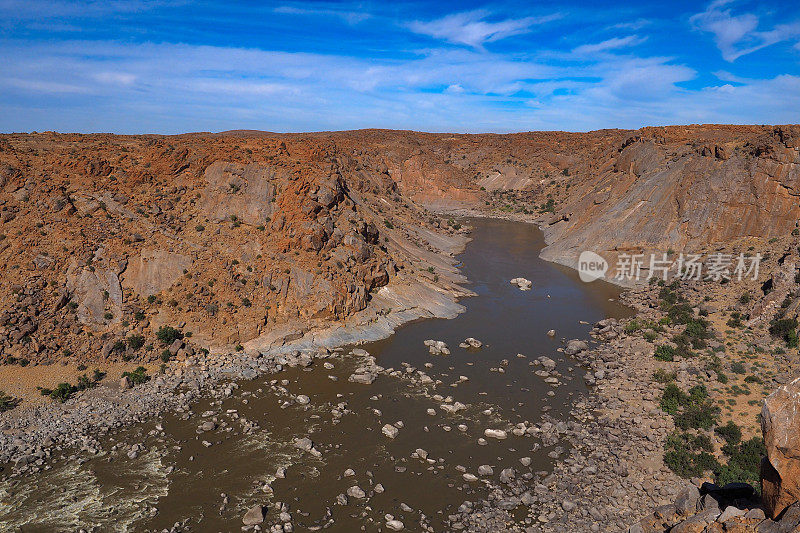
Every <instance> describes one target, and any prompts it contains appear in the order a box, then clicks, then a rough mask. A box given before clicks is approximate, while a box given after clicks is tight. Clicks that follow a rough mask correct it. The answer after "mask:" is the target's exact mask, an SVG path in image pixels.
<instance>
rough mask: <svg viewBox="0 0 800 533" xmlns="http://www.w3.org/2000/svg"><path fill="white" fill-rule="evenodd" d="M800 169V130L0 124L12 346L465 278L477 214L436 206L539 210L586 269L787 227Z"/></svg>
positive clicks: (299, 308)
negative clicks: (8, 130) (125, 128)
mask: <svg viewBox="0 0 800 533" xmlns="http://www.w3.org/2000/svg"><path fill="white" fill-rule="evenodd" d="M798 164H800V127H798V126H674V127H664V128H645V129H642V130H637V131H622V130H603V131H596V132H589V133H564V132H534V133H520V134H509V135H494V134H481V135H456V134H429V133H417V132H406V131H387V130H364V131H354V132H334V133H311V134H286V135H278V134H267V133H260V132H247V131H236V132H226V133H222V134H186V135H178V136H153V135H148V136H115V135H107V134H94V135H77V134H59V133H51V132H47V133H40V134H10V135H2V136H0V275H1V276H2V278H3V280H4V283H3V284H2V286H0V301H2V302H3V304H4V305H3V308H2V311H0V358H2V359H5V360H7V359H9V358H14V359H23V360H32V361H35V360H49V359H54V358H55V359H57V358H60V357H75V356H77V357H90V358H91V357H103V358H114V357H124V356H128V357H130V356H131V354H129V353H128V354H125V353H123V350H121V349H120V347H121V345H120V343H119V341H120V340H121V339H124V338H125V337H126V336H130V335H132V334H133V335H138V334H144V333H148V334H152V333H153V332H154V331H156V330H157V328H159V327H161V326H164V325H175V326H180V327H181V329H183V330H184V331H191V332H192V333H193V334H194V335H195V338H196V340H197V342H198V343H200V344H201V345H208V346H212V345H230V346H233V345H236V344H240V343H247V342H248V341H250V342H253V341H255V340H257V339H264V338H270V339H273V340H274V338H277V337H280V335H277V337H276V333H275V332H277V331H283V330H284V329H285V330H286V331H287V332H288V333H287V335H296V334H297V330H298V325H302V324H307V323H309V322H311V321H318V322H320V323H322V322H331V321H333V322H341V321H343V320H345V319H347V318H348V317H352V316H353V315H355V314H356V313H359V312H361V311H363V310H364V309H365V308H367V306H368V304H369V303H370V301H373V298H374V297H375V296H376V295H377V294H378V293H379V291H380V289H381V288H382V287H387V286H389V285H390V284H391V283H393V282H397V281H398V280H404V283H406V285H405V286H410V285H409V283H411V281H412V280H413V281H414V282H417V281H420V280H421V281H424V282H425V283H426V284H427V285H428V286H429V287H430V288H431V289H432V290H434V291H442V290H449V289H452V290H453V291H456V292H457V289H455V288H454V285H453V283H452V280H453V279H454V278H452V275H454V273H455V269H454V268H453V267H452V263H451V262H448V261H447V260H444V259H443V258H447V257H450V256H451V255H452V254H453V252H455V251H457V249H458V245H457V244H454V243H459V242H460V243H462V244H463V236H461V235H460V233H462V232H463V229H459V224H458V223H456V222H454V221H452V220H450V217H449V216H446V217H438V216H436V215H434V214H432V213H431V212H430V211H428V210H426V209H425V208H429V209H431V210H433V211H442V212H447V211H452V210H457V209H469V210H472V211H483V212H485V213H487V214H489V215H497V214H498V213H499V214H515V213H524V214H526V215H533V216H534V217H535V218H534V220H536V221H537V222H538V223H539V224H540V225H541V226H542V227H543V229H544V232H545V236H546V240H547V243H548V246H547V248H545V249H544V251H543V252H542V256H543V257H545V258H546V259H549V260H552V261H556V262H559V263H562V264H565V265H569V266H575V264H576V261H577V255H578V254H579V253H580V251H582V250H584V249H591V250H594V251H596V252H599V253H600V254H601V255H603V256H604V257H606V258H607V259H609V261H613V260H614V259H615V257H616V256H617V255H618V254H620V253H623V252H626V253H639V252H648V251H661V252H666V251H667V250H670V249H672V250H681V251H692V250H701V249H708V248H710V247H713V246H714V243H716V242H726V243H730V242H734V241H736V240H737V239H744V238H747V237H757V238H770V237H772V236H779V235H785V234H787V233H790V232H792V231H793V230H794V229H795V227H796V225H797V220H798V218H799V217H800V202H799V199H798V195H800V170H798V168H800V167H798ZM456 237H457V238H456ZM453 239H455V240H453ZM444 272H447V273H448V274H450V276H440V275H439V274H440V273H444ZM445 285H447V287H445ZM386 305H389V304H386ZM287 325H291V326H292V327H287ZM282 328H283V329H282ZM300 329H301V330H302V329H303V328H302V327H300ZM145 336H147V335H145ZM254 345H260V344H259V343H257V342H256V343H255V344H254ZM118 352H119V353H118ZM151 355H152V354H151Z"/></svg>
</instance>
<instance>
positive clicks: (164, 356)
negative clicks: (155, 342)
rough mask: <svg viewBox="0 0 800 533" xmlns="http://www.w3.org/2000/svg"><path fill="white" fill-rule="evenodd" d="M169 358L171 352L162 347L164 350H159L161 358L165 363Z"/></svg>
mask: <svg viewBox="0 0 800 533" xmlns="http://www.w3.org/2000/svg"><path fill="white" fill-rule="evenodd" d="M171 358H172V353H171V352H170V351H169V350H168V349H166V348H164V351H162V352H161V360H162V361H163V362H165V363H166V362H167V361H169V360H170V359H171Z"/></svg>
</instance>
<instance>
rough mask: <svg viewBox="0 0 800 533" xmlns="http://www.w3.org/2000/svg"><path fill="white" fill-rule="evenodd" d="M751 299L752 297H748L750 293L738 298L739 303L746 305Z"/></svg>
mask: <svg viewBox="0 0 800 533" xmlns="http://www.w3.org/2000/svg"><path fill="white" fill-rule="evenodd" d="M751 299H752V296H750V293H749V292H745V293H743V294H742V295H741V296H739V303H741V304H746V303H749V302H750V300H751Z"/></svg>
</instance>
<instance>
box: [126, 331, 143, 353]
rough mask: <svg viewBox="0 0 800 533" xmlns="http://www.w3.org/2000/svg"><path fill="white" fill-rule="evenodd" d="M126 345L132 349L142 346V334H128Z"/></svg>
mask: <svg viewBox="0 0 800 533" xmlns="http://www.w3.org/2000/svg"><path fill="white" fill-rule="evenodd" d="M128 346H130V347H131V349H132V350H138V349H139V348H141V347H142V346H144V335H137V334H133V335H128Z"/></svg>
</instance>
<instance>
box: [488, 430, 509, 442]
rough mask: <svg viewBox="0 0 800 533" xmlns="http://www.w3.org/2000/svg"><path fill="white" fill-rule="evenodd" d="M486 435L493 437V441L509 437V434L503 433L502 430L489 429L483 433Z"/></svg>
mask: <svg viewBox="0 0 800 533" xmlns="http://www.w3.org/2000/svg"><path fill="white" fill-rule="evenodd" d="M483 434H484V435H486V436H487V437H491V438H493V439H498V440H503V439H505V438H506V437H508V434H507V433H506V432H505V431H503V430H502V429H487V430H485V431H484V432H483Z"/></svg>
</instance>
